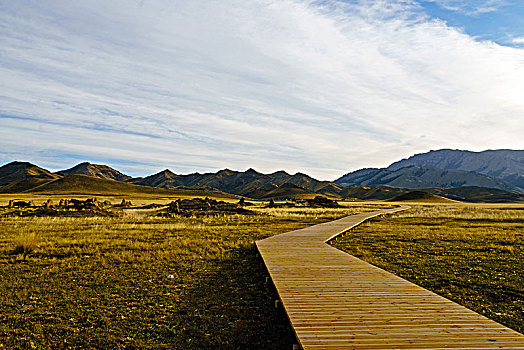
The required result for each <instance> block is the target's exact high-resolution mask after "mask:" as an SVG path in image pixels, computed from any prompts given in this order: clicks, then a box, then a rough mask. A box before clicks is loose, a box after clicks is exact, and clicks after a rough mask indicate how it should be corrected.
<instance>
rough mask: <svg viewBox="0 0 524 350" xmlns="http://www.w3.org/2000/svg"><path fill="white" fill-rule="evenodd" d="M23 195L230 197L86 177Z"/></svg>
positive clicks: (62, 180)
mask: <svg viewBox="0 0 524 350" xmlns="http://www.w3.org/2000/svg"><path fill="white" fill-rule="evenodd" d="M23 192H24V193H46V194H90V195H102V194H104V195H124V194H126V195H127V194H150V195H152V194H154V195H164V196H178V195H195V196H207V195H214V196H217V197H231V195H228V194H225V193H222V192H219V191H203V190H183V189H164V188H157V187H146V186H139V185H133V184H129V183H125V182H121V181H115V180H107V179H100V178H96V177H92V176H87V175H68V176H65V177H63V178H60V179H57V180H53V181H48V182H46V183H44V184H41V185H39V186H36V187H34V188H31V189H29V190H26V191H23Z"/></svg>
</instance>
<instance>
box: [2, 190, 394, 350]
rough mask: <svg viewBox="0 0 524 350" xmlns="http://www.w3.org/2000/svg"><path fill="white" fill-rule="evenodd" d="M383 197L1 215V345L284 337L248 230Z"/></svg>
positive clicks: (269, 341)
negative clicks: (316, 205)
mask: <svg viewBox="0 0 524 350" xmlns="http://www.w3.org/2000/svg"><path fill="white" fill-rule="evenodd" d="M11 198H12V197H8V198H5V199H2V200H3V201H4V202H7V200H8V199H11ZM25 199H27V198H25ZM102 199H104V198H102ZM38 200H39V201H43V200H44V198H43V197H38ZM126 200H132V201H133V202H134V203H135V204H146V203H147V198H142V197H140V198H137V199H133V198H129V197H128V198H126ZM160 200H161V199H159V198H155V199H154V200H153V199H151V198H150V199H149V202H151V201H155V202H158V201H160ZM162 200H164V201H167V200H169V199H168V198H164V199H162ZM380 207H384V206H383V205H382V206H381V205H364V204H351V207H349V208H344V209H307V208H289V209H264V208H253V209H252V211H253V213H251V214H245V215H244V214H242V215H237V214H235V215H213V216H199V217H196V216H194V217H182V216H175V217H171V218H169V217H156V216H152V215H151V214H154V211H151V210H145V211H140V210H126V211H119V212H116V214H115V216H112V217H2V218H0V228H1V235H0V272H1V275H2V279H1V280H0V349H1V348H8V349H31V348H35V349H70V348H72V349H95V348H96V349H100V348H111V349H283V348H290V347H291V344H292V343H293V341H294V339H293V333H292V332H291V330H290V329H289V328H288V324H287V321H286V318H285V316H284V315H282V314H281V313H279V312H278V311H276V310H275V309H274V308H273V300H274V298H275V295H274V294H273V292H272V290H271V289H270V287H269V286H268V285H266V284H265V274H264V272H263V270H262V269H260V261H259V260H258V259H257V258H256V251H255V248H254V245H253V243H254V241H255V240H258V239H262V238H265V237H268V236H271V235H274V234H278V233H282V232H286V231H289V230H293V229H298V228H301V227H305V226H308V225H312V224H316V223H319V222H324V221H329V220H332V219H335V218H338V217H342V216H344V215H348V214H352V213H356V212H361V211H366V210H375V209H377V208H380Z"/></svg>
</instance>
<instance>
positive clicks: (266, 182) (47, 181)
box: [0, 149, 524, 202]
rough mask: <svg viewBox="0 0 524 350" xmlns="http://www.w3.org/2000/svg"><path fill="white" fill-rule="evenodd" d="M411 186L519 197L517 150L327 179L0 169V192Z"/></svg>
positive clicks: (25, 166)
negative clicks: (129, 174) (141, 175)
mask: <svg viewBox="0 0 524 350" xmlns="http://www.w3.org/2000/svg"><path fill="white" fill-rule="evenodd" d="M413 189H417V190H421V191H424V192H427V193H432V194H435V195H438V196H443V197H447V198H450V199H454V200H460V201H473V202H478V201H487V202H503V201H524V151H514V150H494V151H484V152H470V151H459V150H449V149H444V150H437V151H430V152H427V153H422V154H417V155H414V156H412V157H409V158H407V159H402V160H400V161H398V162H395V163H393V164H391V165H390V166H389V167H387V168H366V169H360V170H357V171H354V172H350V173H348V174H346V175H344V176H342V177H340V178H339V179H337V180H335V181H333V182H332V181H320V180H317V179H314V178H312V177H310V176H308V175H306V174H303V173H296V174H288V173H287V172H285V171H277V172H274V173H270V174H263V173H260V172H257V171H256V170H254V169H248V170H246V171H234V170H229V169H224V170H220V171H218V172H216V173H203V174H202V173H193V174H187V175H179V174H175V173H174V172H172V171H171V170H169V169H165V170H163V171H160V172H158V173H156V174H153V175H150V176H146V177H138V178H133V177H131V176H128V175H126V174H123V173H121V172H119V171H117V170H115V169H113V168H111V167H109V166H107V165H99V164H91V163H88V162H84V163H80V164H78V165H76V166H74V167H72V168H70V169H65V170H61V171H57V172H51V171H49V170H46V169H43V168H41V167H38V166H37V165H34V164H31V163H28V162H16V161H15V162H11V163H8V164H5V165H3V166H1V167H0V193H20V192H39V193H42V192H54V193H56V192H57V191H58V192H60V191H62V192H64V191H65V192H67V193H75V192H76V193H84V192H90V193H107V192H108V191H110V192H111V193H116V192H119V193H124V192H133V193H136V192H140V191H143V192H147V193H153V192H154V193H159V194H160V193H171V194H172V193H175V192H177V191H178V192H180V191H189V193H191V191H193V193H196V192H195V191H214V192H215V193H217V194H223V195H227V194H230V195H236V196H243V197H248V198H255V199H270V198H273V199H282V198H309V197H311V196H315V195H319V194H320V195H325V196H328V197H331V198H336V199H343V198H358V199H381V200H385V199H391V198H395V197H399V196H400V198H404V197H402V195H404V194H406V193H409V192H411V191H413ZM162 191H164V192H162ZM166 191H167V192H166ZM428 198H429V197H428Z"/></svg>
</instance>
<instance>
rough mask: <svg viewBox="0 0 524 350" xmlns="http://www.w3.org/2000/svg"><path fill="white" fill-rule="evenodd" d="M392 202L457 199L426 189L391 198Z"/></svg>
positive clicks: (431, 201) (447, 201)
mask: <svg viewBox="0 0 524 350" xmlns="http://www.w3.org/2000/svg"><path fill="white" fill-rule="evenodd" d="M388 201H390V202H420V203H454V202H456V201H454V200H451V199H448V198H444V197H441V196H438V195H436V194H433V193H429V192H425V191H411V192H407V193H404V194H401V195H400V196H396V197H394V198H392V199H389V200H388Z"/></svg>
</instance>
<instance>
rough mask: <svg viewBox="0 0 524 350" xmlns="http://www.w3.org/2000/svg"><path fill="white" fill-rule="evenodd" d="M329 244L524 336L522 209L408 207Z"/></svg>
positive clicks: (501, 207) (480, 206)
mask: <svg viewBox="0 0 524 350" xmlns="http://www.w3.org/2000/svg"><path fill="white" fill-rule="evenodd" d="M332 244H333V245H334V246H335V247H337V248H339V249H342V250H344V251H346V252H348V253H350V254H352V255H355V256H357V257H359V258H361V259H363V260H365V261H368V262H370V263H372V264H374V265H376V266H379V267H381V268H383V269H385V270H388V271H390V272H393V273H395V274H396V275H398V276H401V277H403V278H405V279H407V280H409V281H412V282H414V283H416V284H418V285H421V286H423V287H425V288H427V289H430V290H432V291H434V292H436V293H438V294H440V295H443V296H445V297H447V298H449V299H451V300H454V301H456V302H458V303H459V304H462V305H464V306H466V307H468V308H470V309H472V310H475V311H477V312H479V313H481V314H483V315H485V316H487V317H489V318H491V319H494V320H496V321H498V322H500V323H502V324H504V325H506V326H508V327H511V328H513V329H515V330H517V331H519V332H521V333H522V332H524V274H523V271H524V206H522V205H520V206H519V205H465V204H440V205H439V204H434V205H412V208H411V209H410V210H408V211H405V212H400V213H397V214H394V215H391V216H388V217H382V218H378V219H374V220H372V221H369V222H367V223H364V224H363V225H361V226H359V227H357V228H355V229H353V230H351V231H349V232H348V233H347V234H346V235H344V236H342V237H339V238H338V239H337V240H335V241H332Z"/></svg>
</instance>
